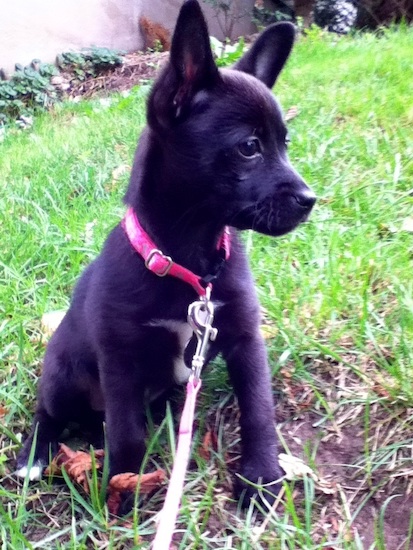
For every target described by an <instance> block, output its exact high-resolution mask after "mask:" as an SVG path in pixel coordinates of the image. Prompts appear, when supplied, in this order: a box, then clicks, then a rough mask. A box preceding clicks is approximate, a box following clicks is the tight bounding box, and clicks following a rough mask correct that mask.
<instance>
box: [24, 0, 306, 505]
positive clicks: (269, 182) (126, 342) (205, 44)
mask: <svg viewBox="0 0 413 550" xmlns="http://www.w3.org/2000/svg"><path fill="white" fill-rule="evenodd" d="M293 42H294V27H293V26H292V25H290V24H288V23H281V24H275V25H273V26H271V27H268V28H267V29H266V30H265V31H264V32H263V33H262V34H261V35H260V36H259V38H258V40H257V41H256V42H255V44H254V46H253V47H252V48H251V49H250V50H249V51H248V52H247V53H246V55H244V57H243V58H242V59H241V60H240V61H239V62H238V63H237V64H236V66H235V67H234V68H233V69H225V70H218V69H217V67H216V66H215V63H214V60H213V56H212V53H211V48H210V43H209V36H208V30H207V26H206V23H205V21H204V18H203V15H202V12H201V9H200V7H199V4H198V2H197V1H196V0H188V1H187V2H185V3H184V4H183V6H182V8H181V12H180V14H179V18H178V22H177V25H176V29H175V33H174V36H173V41H172V49H171V54H170V60H169V63H168V65H167V66H166V68H165V69H164V71H163V72H162V74H161V75H160V77H159V78H158V80H157V81H156V83H155V84H154V87H153V90H152V93H151V94H150V97H149V100H148V106H147V117H148V126H147V128H146V129H145V130H144V132H143V134H142V136H141V138H140V141H139V144H138V149H137V152H136V157H135V162H134V167H133V170H132V176H131V180H130V184H129V188H128V190H127V193H126V197H125V202H126V204H127V205H128V206H129V207H130V208H132V209H133V211H134V213H135V214H136V216H137V218H138V219H139V221H140V224H141V226H142V227H143V228H144V230H145V231H146V232H147V233H148V235H149V236H150V238H151V239H152V240H153V241H154V243H155V244H156V247H157V248H158V249H160V250H161V251H162V252H163V253H164V254H167V255H168V256H170V257H171V258H172V260H173V261H174V262H176V263H177V264H180V265H182V266H184V267H185V268H187V269H188V270H190V271H192V272H193V273H195V274H197V275H199V276H200V277H205V276H207V275H212V277H210V278H213V276H214V275H216V274H217V265H218V264H219V262H220V252H219V251H218V252H217V243H218V241H219V239H220V236H221V235H222V232H223V230H224V227H225V226H231V229H230V234H231V254H230V258H229V259H228V261H226V262H225V263H224V265H223V267H222V269H221V270H220V272H219V274H218V276H217V277H216V280H215V281H214V283H213V290H212V300H213V302H214V303H215V304H216V315H215V321H214V325H215V327H216V328H217V329H218V336H217V338H216V340H215V341H214V342H213V343H211V346H210V349H209V354H208V359H211V358H212V357H214V356H216V355H217V354H218V353H222V355H223V357H224V359H225V360H226V362H227V366H228V370H229V374H230V377H231V381H232V383H233V386H234V389H235V393H236V396H237V398H238V403H239V408H240V412H241V419H240V424H241V437H242V456H241V465H240V473H241V475H242V476H243V477H244V478H246V479H247V480H251V481H252V482H258V481H259V482H263V483H272V482H274V481H275V480H277V479H278V478H280V476H281V472H280V469H279V466H278V459H277V443H276V434H275V427H274V422H275V420H274V405H273V397H272V392H271V380H270V372H269V368H268V364H267V356H266V350H265V345H264V341H263V339H262V337H261V336H260V330H259V324H260V308H259V304H258V301H257V297H256V294H255V291H254V286H253V281H252V277H251V274H250V270H249V267H248V262H247V259H246V257H245V254H244V250H243V247H242V245H241V243H240V241H239V239H238V237H237V231H236V230H237V229H254V230H256V231H259V232H261V233H265V234H267V235H272V236H277V235H283V234H284V233H287V232H288V231H291V230H292V229H294V228H295V227H296V226H297V225H298V224H299V223H300V222H302V221H303V220H305V219H306V218H307V216H308V214H309V213H310V211H311V208H312V207H313V205H314V202H315V196H314V194H313V193H312V192H311V191H310V189H309V188H308V187H307V185H306V184H305V183H304V181H303V180H302V179H301V177H300V176H299V175H298V174H297V172H295V171H294V169H293V168H292V167H291V165H290V163H289V161H288V158H287V146H286V135H287V131H286V128H285V125H284V123H283V118H282V114H281V111H280V108H279V106H278V104H277V102H276V100H275V99H274V97H273V95H272V93H271V91H270V88H271V87H272V86H273V84H274V82H275V80H276V78H277V77H278V75H279V73H280V71H281V69H282V68H283V66H284V63H285V61H286V60H287V57H288V55H289V53H290V50H291V48H292V45H293ZM156 254H158V253H156ZM162 258H163V257H161V256H159V254H158V257H157V258H155V260H159V259H162ZM152 259H153V258H152ZM196 299H197V295H196V293H195V291H194V289H193V288H192V286H191V285H189V284H187V283H186V282H184V281H182V280H179V279H178V278H176V277H173V276H170V275H168V276H164V277H159V276H157V275H156V274H154V273H152V272H151V271H150V270H148V269H147V267H146V265H145V262H144V260H143V258H142V257H141V255H140V254H138V252H137V251H136V250H135V249H134V248H133V247H132V245H131V241H130V240H129V238H128V236H127V234H126V232H125V229H124V227H123V225H122V224H119V225H118V226H117V227H115V229H114V230H113V231H112V232H111V233H110V235H109V237H108V238H107V240H106V243H105V245H104V247H103V250H102V252H101V254H100V255H99V257H98V258H97V259H96V260H95V261H94V262H93V263H92V264H91V265H90V266H89V267H88V268H87V269H86V271H85V272H84V274H83V275H82V277H81V278H80V281H79V283H78V285H77V287H76V289H75V292H74V295H73V299H72V303H71V306H70V309H69V310H68V312H67V314H66V316H65V317H64V319H63V321H62V323H61V324H60V326H59V328H58V329H57V331H56V332H55V334H54V335H53V337H52V339H51V340H50V343H49V345H48V348H47V352H46V356H45V360H44V370H43V374H42V378H41V381H40V387H39V397H38V407H37V412H36V415H35V418H34V427H33V432H32V434H31V435H30V437H29V438H28V439H27V441H26V443H25V445H24V447H23V449H22V451H21V452H20V454H19V457H18V473H19V474H20V475H22V476H25V475H29V477H30V478H32V479H33V478H35V477H38V476H39V475H41V471H42V467H43V466H44V465H45V464H46V463H47V461H48V458H49V446H50V444H51V443H52V444H55V443H56V441H57V439H58V437H59V435H60V433H61V432H62V430H63V429H64V428H65V426H66V425H67V423H68V421H70V420H74V421H81V422H83V423H85V422H87V423H88V424H89V425H91V424H93V423H94V422H95V423H96V424H98V423H99V422H101V418H99V415H98V414H97V412H98V411H104V419H105V422H106V434H107V443H108V448H109V464H110V475H111V476H113V475H114V474H118V473H120V472H138V471H139V468H140V465H141V461H142V458H143V456H144V453H145V444H144V437H145V420H144V409H145V402H146V400H147V399H149V398H150V397H151V396H154V395H157V394H159V393H161V392H163V391H165V390H166V389H168V388H170V387H171V386H172V385H173V384H174V383H176V382H181V383H182V382H183V381H184V380H185V379H187V378H188V376H189V373H190V369H189V368H188V366H186V365H188V364H190V362H188V361H186V364H185V358H186V357H184V348H185V346H186V344H187V342H188V340H189V339H190V338H191V336H192V331H191V329H190V328H189V326H188V324H187V311H188V306H189V304H190V303H191V302H193V301H194V300H196ZM34 436H35V437H36V439H35V441H36V448H35V452H34V461H33V465H32V469H31V470H30V471H29V472H28V463H29V456H30V450H31V448H32V445H33V442H34ZM276 491H277V487H276V484H274V488H273V492H274V493H276ZM255 492H256V490H255V489H254V488H253V487H251V485H249V484H245V483H243V482H241V481H240V480H238V481H237V484H236V493H237V494H238V495H241V494H242V495H243V503H244V504H248V502H249V499H250V498H251V497H252V495H254V493H255Z"/></svg>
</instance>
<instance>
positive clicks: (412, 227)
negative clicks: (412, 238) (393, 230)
mask: <svg viewBox="0 0 413 550" xmlns="http://www.w3.org/2000/svg"><path fill="white" fill-rule="evenodd" d="M402 231H409V233H413V218H406V219H405V220H404V222H403V224H402Z"/></svg>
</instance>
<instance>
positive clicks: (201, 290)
mask: <svg viewBox="0 0 413 550" xmlns="http://www.w3.org/2000/svg"><path fill="white" fill-rule="evenodd" d="M122 226H123V229H124V230H125V233H126V235H127V236H128V238H129V241H130V243H131V245H132V246H133V248H134V249H135V250H136V251H137V252H138V253H139V254H140V255H141V256H142V258H143V259H144V261H145V266H146V267H147V268H148V269H149V270H150V271H152V273H155V275H158V277H165V276H166V275H172V277H177V278H178V279H181V281H185V282H186V283H188V284H190V285H191V286H192V288H193V289H194V290H195V292H196V293H197V294H198V295H199V296H205V295H206V289H207V288H208V287H211V286H212V285H211V282H208V277H204V278H202V277H199V276H198V275H195V273H193V272H192V271H190V270H189V269H186V268H185V267H183V266H181V265H179V264H176V263H175V262H174V261H173V260H172V258H171V257H170V256H166V255H165V254H164V253H163V252H162V251H161V250H159V248H157V246H156V245H155V243H154V242H153V241H152V240H151V239H150V237H149V235H148V234H147V233H146V231H145V230H144V229H143V227H142V226H141V224H140V223H139V220H138V218H137V216H136V214H135V211H134V210H133V208H128V210H127V212H126V214H125V217H124V218H123V220H122ZM230 245H231V234H230V232H229V228H228V227H225V229H224V231H223V233H222V235H221V237H220V239H219V241H218V243H217V251H218V252H220V253H221V251H222V259H223V260H228V258H229V255H230Z"/></svg>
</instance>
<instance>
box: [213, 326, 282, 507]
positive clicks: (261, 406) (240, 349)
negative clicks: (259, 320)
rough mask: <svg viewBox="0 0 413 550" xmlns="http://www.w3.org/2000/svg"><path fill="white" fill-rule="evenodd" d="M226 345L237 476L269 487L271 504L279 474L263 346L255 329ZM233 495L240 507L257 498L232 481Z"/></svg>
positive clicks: (252, 490)
mask: <svg viewBox="0 0 413 550" xmlns="http://www.w3.org/2000/svg"><path fill="white" fill-rule="evenodd" d="M228 344H229V341H227V345H226V346H225V348H226V349H225V350H224V352H223V355H224V358H225V359H226V361H227V366H228V370H229V374H230V377H231V381H232V384H233V386H234V390H235V394H236V396H237V398H238V404H239V409H240V413H241V418H240V426H241V446H242V453H241V469H240V474H241V476H242V477H244V478H246V479H248V480H250V481H252V482H253V483H263V484H270V485H268V486H267V487H266V491H265V498H266V499H267V500H268V501H269V502H271V501H273V499H274V497H275V495H276V494H277V492H278V490H279V487H280V486H279V484H276V483H274V482H275V481H276V480H278V479H280V478H281V476H282V472H281V469H280V467H279V465H278V451H277V437H276V433H275V425H274V423H275V418H274V401H273V397H272V391H271V376H270V370H269V367H268V361H267V352H266V349H265V343H264V340H263V338H262V336H261V335H260V333H259V330H258V329H257V331H256V333H255V334H248V335H243V336H241V337H239V338H238V339H237V340H235V341H233V342H232V345H228ZM267 491H269V492H270V493H271V494H269V493H267ZM235 492H236V495H237V497H238V498H240V499H241V503H242V505H244V506H248V504H249V501H250V499H251V498H252V497H253V496H257V490H256V489H255V488H254V487H252V486H251V485H249V484H246V483H245V482H243V481H242V480H241V479H238V480H237V481H236V486H235Z"/></svg>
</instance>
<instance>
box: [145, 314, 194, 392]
mask: <svg viewBox="0 0 413 550" xmlns="http://www.w3.org/2000/svg"><path fill="white" fill-rule="evenodd" d="M148 325H149V326H151V327H164V328H166V329H168V330H169V331H170V332H173V333H174V334H175V335H176V337H177V339H178V346H179V352H178V355H177V356H176V357H174V380H175V382H176V383H177V384H185V383H186V382H188V378H189V375H190V374H191V369H189V368H188V367H187V366H186V365H185V361H184V351H185V348H186V346H187V345H188V342H189V340H190V339H191V338H192V335H193V331H192V328H191V327H190V326H189V325H188V323H185V322H183V321H174V320H172V319H159V320H156V321H151V322H150V323H148Z"/></svg>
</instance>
